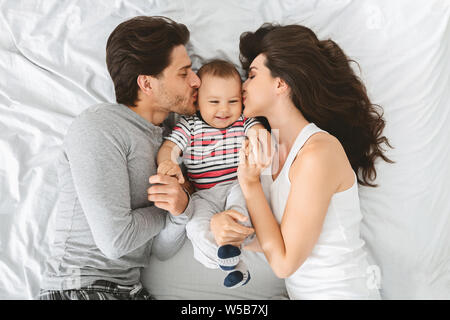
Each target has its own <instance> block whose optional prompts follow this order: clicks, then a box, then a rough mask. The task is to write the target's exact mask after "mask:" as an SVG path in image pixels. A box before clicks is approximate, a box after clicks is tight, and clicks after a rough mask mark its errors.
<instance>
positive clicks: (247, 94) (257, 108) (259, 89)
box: [242, 54, 276, 118]
mask: <svg viewBox="0 0 450 320" xmlns="http://www.w3.org/2000/svg"><path fill="white" fill-rule="evenodd" d="M265 61H266V57H265V56H264V55H263V54H260V55H258V56H257V57H256V58H255V60H253V62H252V64H251V65H250V68H249V72H248V79H247V80H246V81H245V82H244V84H243V87H242V89H243V97H242V102H243V103H244V106H245V107H244V116H246V117H248V118H249V117H258V116H265V115H266V114H267V111H268V108H270V106H272V105H274V101H275V98H276V94H275V88H276V81H275V78H273V77H272V76H271V74H270V70H269V69H268V68H267V67H266V65H265Z"/></svg>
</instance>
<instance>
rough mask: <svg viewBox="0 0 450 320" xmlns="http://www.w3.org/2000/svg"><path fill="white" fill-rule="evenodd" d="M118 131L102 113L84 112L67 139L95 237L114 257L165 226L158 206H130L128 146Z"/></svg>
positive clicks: (74, 175) (146, 239) (98, 244)
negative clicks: (133, 207) (135, 207)
mask: <svg viewBox="0 0 450 320" xmlns="http://www.w3.org/2000/svg"><path fill="white" fill-rule="evenodd" d="M117 131H118V130H117V129H115V127H114V126H111V124H110V123H108V121H107V120H105V119H104V118H102V117H101V115H99V114H88V115H82V116H81V117H80V118H78V119H76V120H75V122H74V123H73V125H72V126H71V127H70V129H69V132H68V133H67V135H66V138H65V141H64V148H65V152H66V154H67V157H68V160H69V164H70V168H71V173H72V177H73V181H74V184H75V189H76V192H77V195H78V198H79V201H80V203H81V207H82V209H83V212H84V213H85V215H86V218H87V221H88V224H89V227H90V229H91V232H92V235H93V237H94V241H95V243H96V245H97V247H98V248H99V249H100V250H101V251H102V252H103V254H104V255H105V256H106V257H108V258H110V259H117V258H120V257H121V256H123V255H125V254H127V253H129V252H131V251H133V250H135V249H137V248H139V247H141V246H143V245H144V244H146V243H147V242H148V241H149V240H150V239H152V238H153V237H154V236H155V235H157V234H158V233H159V232H160V231H161V229H162V228H163V227H164V224H165V217H164V215H165V214H166V213H165V212H164V210H162V209H160V208H157V207H156V206H148V207H145V208H139V209H135V210H132V209H131V204H130V202H131V197H130V185H129V176H128V163H127V157H126V152H127V151H126V150H127V149H128V148H127V146H126V145H125V142H124V141H123V139H121V136H120V134H119V133H118V132H117Z"/></svg>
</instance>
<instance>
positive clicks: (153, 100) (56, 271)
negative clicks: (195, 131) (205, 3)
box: [40, 17, 200, 300]
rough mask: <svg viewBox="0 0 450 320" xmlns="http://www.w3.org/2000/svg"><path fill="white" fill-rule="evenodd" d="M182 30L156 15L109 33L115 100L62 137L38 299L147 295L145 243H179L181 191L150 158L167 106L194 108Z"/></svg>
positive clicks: (184, 218)
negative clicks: (143, 270)
mask: <svg viewBox="0 0 450 320" xmlns="http://www.w3.org/2000/svg"><path fill="white" fill-rule="evenodd" d="M188 40H189V31H188V29H187V28H186V26H184V25H183V24H178V23H176V22H174V21H172V20H170V19H168V18H163V17H136V18H133V19H131V20H128V21H125V22H123V23H122V24H120V25H119V26H117V28H116V29H115V30H114V31H113V32H112V34H111V35H110V37H109V39H108V42H107V46H106V62H107V66H108V71H109V73H110V75H111V78H112V80H113V82H114V88H115V92H116V100H117V103H115V104H112V103H105V104H101V105H96V106H92V107H90V108H88V109H87V110H86V111H84V112H83V113H82V114H81V115H79V116H78V117H77V118H76V119H75V120H74V122H73V123H72V125H71V126H70V128H69V130H68V132H67V135H66V137H65V139H64V144H63V153H62V155H61V158H60V160H59V164H58V175H59V180H60V202H59V207H58V212H57V215H56V232H55V239H54V243H53V247H52V254H51V257H49V259H48V261H47V265H46V271H45V273H44V276H43V282H42V285H41V293H40V299H43V300H47V299H149V298H150V295H149V294H148V292H147V291H146V290H145V289H144V288H143V287H142V285H141V283H140V280H139V277H140V268H141V267H144V266H145V265H146V264H147V262H148V260H149V256H150V251H151V250H152V251H153V252H152V253H153V254H155V255H156V256H157V257H161V259H167V258H168V257H170V256H171V255H173V254H175V253H176V252H177V250H178V249H179V248H180V247H181V246H182V245H183V243H184V239H185V224H186V223H187V222H188V220H189V219H190V217H191V215H192V207H191V206H190V203H189V194H188V193H187V192H186V191H185V189H184V188H183V187H182V186H181V185H179V184H178V181H177V179H176V178H173V177H168V176H160V175H156V162H155V159H156V154H157V152H158V149H159V146H160V144H161V142H162V131H163V128H162V127H161V124H162V122H163V121H164V120H165V119H166V118H167V116H168V115H169V113H170V112H176V113H180V114H187V115H190V114H193V113H194V112H195V106H194V102H195V99H196V95H197V88H198V87H199V85H200V79H199V78H198V77H197V76H196V74H195V73H194V72H193V71H192V69H191V61H190V59H189V56H188V55H187V52H186V49H185V45H186V43H187V42H188ZM148 177H150V179H149V180H148ZM149 182H150V184H151V187H150V188H149V185H148V183H149ZM147 189H148V194H147Z"/></svg>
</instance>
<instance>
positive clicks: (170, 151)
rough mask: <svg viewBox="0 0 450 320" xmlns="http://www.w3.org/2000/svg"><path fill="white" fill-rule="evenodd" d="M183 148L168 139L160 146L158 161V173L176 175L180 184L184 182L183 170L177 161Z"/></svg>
mask: <svg viewBox="0 0 450 320" xmlns="http://www.w3.org/2000/svg"><path fill="white" fill-rule="evenodd" d="M181 152H182V150H181V149H180V148H179V147H178V146H177V145H176V144H175V143H173V142H172V141H169V140H166V141H164V143H163V144H162V146H161V148H159V151H158V155H157V157H156V162H157V164H158V173H159V174H164V175H168V176H175V177H176V178H177V179H178V182H179V183H180V184H183V183H184V176H183V172H182V171H181V168H180V166H179V165H178V163H177V159H178V157H179V156H180V155H181Z"/></svg>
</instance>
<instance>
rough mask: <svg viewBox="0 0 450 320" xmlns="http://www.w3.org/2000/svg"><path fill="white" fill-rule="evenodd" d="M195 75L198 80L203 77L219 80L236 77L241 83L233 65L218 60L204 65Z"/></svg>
mask: <svg viewBox="0 0 450 320" xmlns="http://www.w3.org/2000/svg"><path fill="white" fill-rule="evenodd" d="M197 75H198V77H199V78H200V79H201V78H202V77H203V76H205V75H211V76H215V77H219V78H231V77H237V79H239V81H242V79H241V75H240V74H239V72H238V71H237V69H236V67H235V66H234V64H232V63H231V62H228V61H225V60H220V59H215V60H212V61H209V62H208V63H206V64H204V65H203V66H202V67H201V68H200V69H199V70H198V72H197Z"/></svg>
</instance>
